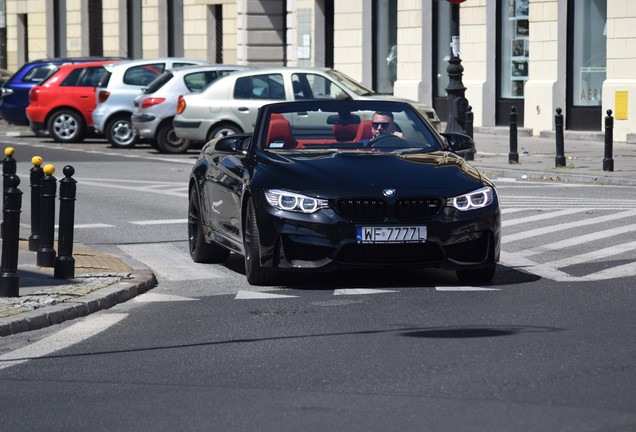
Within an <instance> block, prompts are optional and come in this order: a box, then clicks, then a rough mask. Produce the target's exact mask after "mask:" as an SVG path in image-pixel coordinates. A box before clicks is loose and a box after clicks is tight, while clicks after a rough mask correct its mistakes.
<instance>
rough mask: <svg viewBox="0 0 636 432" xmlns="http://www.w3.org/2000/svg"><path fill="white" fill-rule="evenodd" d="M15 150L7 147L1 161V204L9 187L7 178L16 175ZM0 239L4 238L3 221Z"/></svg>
mask: <svg viewBox="0 0 636 432" xmlns="http://www.w3.org/2000/svg"><path fill="white" fill-rule="evenodd" d="M14 153H15V149H14V148H13V147H7V148H5V149H4V155H5V158H4V159H3V160H2V202H3V203H6V202H7V195H6V193H7V188H8V187H9V177H11V176H12V175H15V173H16V162H15V159H13V154H14ZM3 206H4V204H3ZM0 238H4V221H3V222H2V223H1V224H0Z"/></svg>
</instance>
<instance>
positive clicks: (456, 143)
mask: <svg viewBox="0 0 636 432" xmlns="http://www.w3.org/2000/svg"><path fill="white" fill-rule="evenodd" d="M442 136H443V137H444V138H446V143H447V144H448V147H449V149H450V151H452V152H453V153H457V154H458V155H460V156H462V157H464V158H465V155H466V153H476V150H475V141H473V139H472V138H471V137H469V136H468V135H464V134H461V133H457V132H449V133H442Z"/></svg>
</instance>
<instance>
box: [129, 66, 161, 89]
mask: <svg viewBox="0 0 636 432" xmlns="http://www.w3.org/2000/svg"><path fill="white" fill-rule="evenodd" d="M165 66H166V65H165V64H163V63H156V64H148V65H141V66H132V67H130V68H128V69H127V70H126V72H125V73H124V80H123V81H124V84H128V85H135V86H147V85H148V84H150V83H151V82H152V81H153V80H154V79H155V78H157V77H158V76H159V75H161V74H162V73H163V71H164V69H165Z"/></svg>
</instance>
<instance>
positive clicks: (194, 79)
mask: <svg viewBox="0 0 636 432" xmlns="http://www.w3.org/2000/svg"><path fill="white" fill-rule="evenodd" d="M217 76H218V75H217V73H216V71H205V72H195V73H191V74H189V75H186V76H184V77H183V82H184V83H185V85H186V87H187V88H188V90H190V91H191V92H200V91H201V90H203V89H204V88H205V86H207V85H208V84H209V83H211V82H212V81H214V80H215V79H216V78H217Z"/></svg>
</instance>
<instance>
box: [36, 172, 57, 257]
mask: <svg viewBox="0 0 636 432" xmlns="http://www.w3.org/2000/svg"><path fill="white" fill-rule="evenodd" d="M43 171H44V177H42V189H41V190H40V245H39V247H38V250H37V265H38V266H40V267H54V266H55V249H53V242H54V240H55V192H56V189H57V180H56V179H55V177H53V173H55V166H54V165H53V164H46V165H44V168H43Z"/></svg>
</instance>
